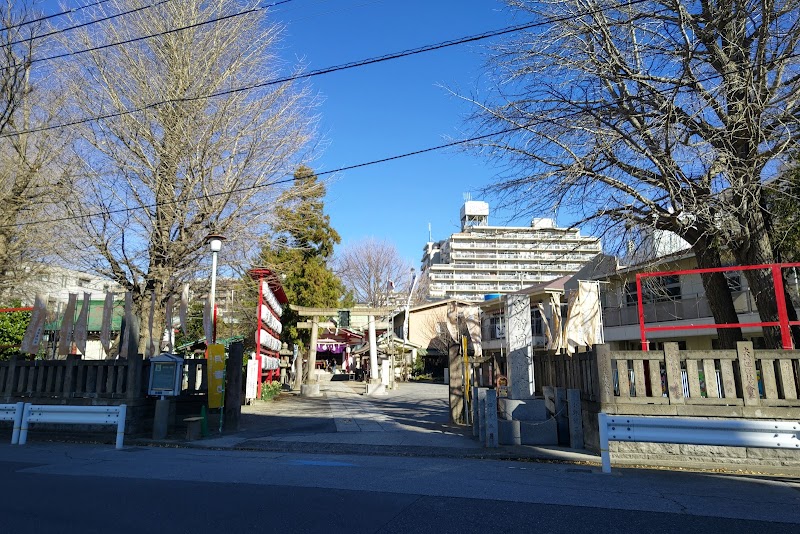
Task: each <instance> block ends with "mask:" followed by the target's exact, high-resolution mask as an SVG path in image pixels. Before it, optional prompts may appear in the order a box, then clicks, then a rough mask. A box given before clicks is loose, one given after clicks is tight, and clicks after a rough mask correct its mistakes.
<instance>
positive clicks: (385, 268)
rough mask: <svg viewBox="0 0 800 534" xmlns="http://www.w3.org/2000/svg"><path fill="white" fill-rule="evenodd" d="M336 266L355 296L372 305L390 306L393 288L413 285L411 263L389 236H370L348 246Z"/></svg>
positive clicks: (340, 255) (404, 288)
mask: <svg viewBox="0 0 800 534" xmlns="http://www.w3.org/2000/svg"><path fill="white" fill-rule="evenodd" d="M334 269H335V272H336V274H338V275H339V278H341V280H342V282H343V283H344V285H345V287H346V288H347V289H348V290H350V291H352V292H353V295H354V296H355V298H356V300H357V301H358V302H361V303H366V304H368V305H370V306H387V305H389V304H390V303H389V297H390V294H391V293H392V292H395V291H401V294H404V295H407V292H408V291H409V290H410V289H411V265H410V264H409V263H408V262H407V261H406V260H404V259H403V258H402V257H401V256H400V253H399V252H397V248H396V247H395V246H394V244H393V243H390V242H389V241H386V240H378V239H375V238H373V237H369V238H366V239H363V240H361V241H357V242H355V243H352V244H350V245H348V246H346V247H345V248H344V249H343V250H342V252H341V253H340V254H338V255H337V256H336V257H335V268H334Z"/></svg>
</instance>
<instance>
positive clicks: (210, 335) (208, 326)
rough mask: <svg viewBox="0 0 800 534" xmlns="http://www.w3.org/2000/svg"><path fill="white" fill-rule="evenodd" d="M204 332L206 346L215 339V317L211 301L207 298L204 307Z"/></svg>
mask: <svg viewBox="0 0 800 534" xmlns="http://www.w3.org/2000/svg"><path fill="white" fill-rule="evenodd" d="M203 332H204V333H205V336H206V345H208V344H209V343H211V340H212V339H214V315H213V312H212V311H211V299H210V298H208V297H206V304H205V306H203Z"/></svg>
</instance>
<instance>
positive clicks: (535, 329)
mask: <svg viewBox="0 0 800 534" xmlns="http://www.w3.org/2000/svg"><path fill="white" fill-rule="evenodd" d="M531 333H532V334H533V335H534V336H537V337H543V336H544V321H543V319H542V312H541V311H539V309H538V308H534V309H532V310H531Z"/></svg>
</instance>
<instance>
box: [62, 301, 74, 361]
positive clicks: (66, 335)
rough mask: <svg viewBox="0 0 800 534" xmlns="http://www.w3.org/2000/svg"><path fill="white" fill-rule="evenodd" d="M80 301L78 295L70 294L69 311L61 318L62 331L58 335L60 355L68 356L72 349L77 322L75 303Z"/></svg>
mask: <svg viewBox="0 0 800 534" xmlns="http://www.w3.org/2000/svg"><path fill="white" fill-rule="evenodd" d="M77 300H78V294H77V293H70V294H69V300H68V301H67V309H66V310H64V315H63V316H62V317H61V330H60V331H59V333H58V354H59V355H60V356H66V355H67V354H69V351H70V349H71V347H72V332H73V325H74V321H75V302H76V301H77Z"/></svg>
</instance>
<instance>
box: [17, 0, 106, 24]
mask: <svg viewBox="0 0 800 534" xmlns="http://www.w3.org/2000/svg"><path fill="white" fill-rule="evenodd" d="M108 1H109V0H100V1H99V2H94V3H93V4H86V5H85V6H78V7H73V8H72V9H67V10H66V11H61V12H58V13H52V14H50V15H45V16H43V17H39V18H36V19H32V20H25V21H22V22H20V23H18V24H13V25H11V26H8V27H6V28H5V29H6V30H13V29H15V28H22V27H23V26H28V25H30V24H36V23H37V22H44V21H46V20H50V19H53V18H56V17H61V16H63V15H69V14H71V13H77V12H78V11H81V10H84V9H87V8H90V7H94V6H99V5H100V4H105V3H106V2H108Z"/></svg>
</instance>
